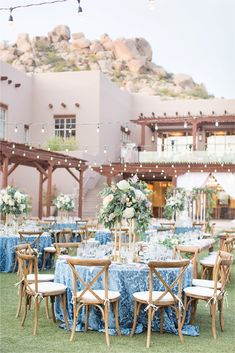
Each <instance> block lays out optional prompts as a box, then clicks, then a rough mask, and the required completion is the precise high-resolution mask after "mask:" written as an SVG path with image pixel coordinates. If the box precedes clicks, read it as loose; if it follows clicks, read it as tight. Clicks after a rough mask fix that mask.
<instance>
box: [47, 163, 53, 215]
mask: <svg viewBox="0 0 235 353" xmlns="http://www.w3.org/2000/svg"><path fill="white" fill-rule="evenodd" d="M52 169H53V167H52V165H49V167H48V172H47V217H50V213H51V193H52Z"/></svg>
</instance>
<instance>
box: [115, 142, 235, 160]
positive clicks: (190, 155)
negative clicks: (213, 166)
mask: <svg viewBox="0 0 235 353" xmlns="http://www.w3.org/2000/svg"><path fill="white" fill-rule="evenodd" d="M158 147H159V146H158ZM121 156H122V162H124V163H125V162H126V163H137V162H139V163H157V162H158V163H161V162H164V163H172V162H175V163H184V162H185V163H234V164H235V144H232V143H230V144H228V145H208V146H207V150H204V151H193V149H192V147H191V146H190V145H178V146H175V147H174V148H172V146H164V150H163V151H161V150H157V151H156V150H155V151H153V150H152V151H150V150H147V148H146V149H145V150H144V151H138V150H137V148H136V147H134V148H126V147H123V148H122V152H121Z"/></svg>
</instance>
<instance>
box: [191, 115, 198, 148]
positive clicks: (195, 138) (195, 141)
mask: <svg viewBox="0 0 235 353" xmlns="http://www.w3.org/2000/svg"><path fill="white" fill-rule="evenodd" d="M192 136H193V151H196V148H197V123H196V121H194V122H193V124H192Z"/></svg>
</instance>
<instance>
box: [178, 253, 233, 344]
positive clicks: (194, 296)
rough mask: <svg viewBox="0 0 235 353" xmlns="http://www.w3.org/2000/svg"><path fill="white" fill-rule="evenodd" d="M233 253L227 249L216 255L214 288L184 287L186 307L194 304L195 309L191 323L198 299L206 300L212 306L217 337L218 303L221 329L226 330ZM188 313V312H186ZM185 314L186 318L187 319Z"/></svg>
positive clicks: (194, 309) (191, 321)
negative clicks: (224, 302) (228, 288)
mask: <svg viewBox="0 0 235 353" xmlns="http://www.w3.org/2000/svg"><path fill="white" fill-rule="evenodd" d="M232 258H233V256H232V254H229V253H227V252H225V251H219V252H218V254H217V257H216V263H215V269H214V271H213V283H214V286H213V287H212V288H209V287H201V286H194V287H187V288H185V289H184V307H185V309H186V310H187V309H188V308H189V306H190V305H192V307H193V310H192V313H191V320H190V323H192V324H193V322H194V320H195V316H196V306H197V302H198V300H204V301H206V302H207V305H209V306H210V314H211V318H212V335H213V337H214V338H215V339H216V337H217V336H216V306H217V305H218V310H219V322H220V329H221V331H223V330H224V319H223V313H222V310H223V300H224V297H225V296H227V293H226V290H225V287H226V284H227V281H228V276H229V272H228V268H229V267H230V266H231V265H232ZM219 278H220V283H221V285H220V288H218V282H219ZM185 313H186V312H185ZM185 315H186V314H184V320H185Z"/></svg>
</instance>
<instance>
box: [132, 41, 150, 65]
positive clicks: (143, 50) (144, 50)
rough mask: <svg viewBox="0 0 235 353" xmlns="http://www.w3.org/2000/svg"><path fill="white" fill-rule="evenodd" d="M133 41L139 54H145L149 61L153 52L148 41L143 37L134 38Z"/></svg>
mask: <svg viewBox="0 0 235 353" xmlns="http://www.w3.org/2000/svg"><path fill="white" fill-rule="evenodd" d="M135 43H136V48H137V50H138V52H139V54H140V56H145V57H146V59H147V60H149V61H151V60H152V56H153V52H152V48H151V45H150V44H149V42H148V41H147V40H146V39H144V38H135Z"/></svg>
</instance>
